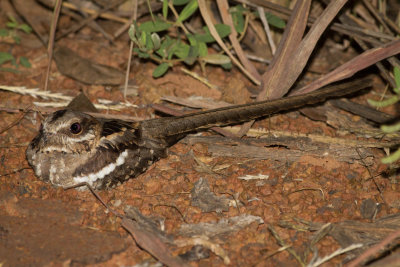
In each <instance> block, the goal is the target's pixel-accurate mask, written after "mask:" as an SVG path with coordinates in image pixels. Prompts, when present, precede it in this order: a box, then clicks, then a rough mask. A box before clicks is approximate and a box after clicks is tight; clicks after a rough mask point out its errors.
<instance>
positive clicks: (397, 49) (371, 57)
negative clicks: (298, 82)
mask: <svg viewBox="0 0 400 267" xmlns="http://www.w3.org/2000/svg"><path fill="white" fill-rule="evenodd" d="M399 53H400V40H396V41H392V42H390V43H387V44H385V45H383V46H381V47H377V48H373V49H370V50H368V51H365V52H364V53H362V54H360V55H358V56H356V57H355V58H353V59H351V60H350V61H348V62H346V63H345V64H343V65H341V66H339V67H338V68H336V69H335V70H333V71H331V72H330V73H328V74H326V75H324V76H322V77H321V78H319V79H317V80H315V81H314V82H312V83H310V84H309V85H307V86H305V87H303V88H301V89H300V90H297V91H295V92H293V93H291V94H290V95H291V96H292V95H301V94H305V93H308V92H312V91H315V90H317V89H318V88H321V87H322V86H324V85H327V84H330V83H333V82H336V81H340V80H343V79H346V78H349V77H351V76H353V75H354V74H355V73H356V72H358V71H360V70H362V69H365V68H367V67H369V66H371V65H373V64H375V63H376V62H379V61H381V60H383V59H385V58H388V57H391V56H394V55H396V54H399Z"/></svg>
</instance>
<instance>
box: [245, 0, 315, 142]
mask: <svg viewBox="0 0 400 267" xmlns="http://www.w3.org/2000/svg"><path fill="white" fill-rule="evenodd" d="M310 5H311V1H310V0H307V1H297V2H296V6H295V7H294V9H293V12H292V16H291V17H290V20H289V22H288V24H287V26H286V29H285V32H284V34H283V36H282V40H281V42H280V43H279V46H278V49H277V51H276V53H275V55H274V58H273V59H272V62H271V64H270V65H269V66H268V69H267V71H266V72H265V73H264V74H263V76H262V80H263V90H262V91H261V92H260V93H259V95H258V96H257V100H258V101H261V100H264V99H266V98H267V96H268V95H269V94H270V93H271V92H275V91H278V89H277V88H280V83H281V82H282V80H284V79H286V75H287V73H286V69H287V66H288V65H290V64H291V63H290V61H291V58H292V55H293V52H294V51H295V50H296V46H297V44H299V43H300V41H301V38H302V37H303V33H304V30H305V28H306V24H307V18H308V12H309V9H310ZM281 96H282V95H281ZM253 122H254V121H251V122H247V123H245V124H244V125H243V127H242V129H241V130H240V132H239V133H238V135H239V136H243V135H245V134H246V132H247V131H248V130H249V129H250V127H251V125H252V124H253Z"/></svg>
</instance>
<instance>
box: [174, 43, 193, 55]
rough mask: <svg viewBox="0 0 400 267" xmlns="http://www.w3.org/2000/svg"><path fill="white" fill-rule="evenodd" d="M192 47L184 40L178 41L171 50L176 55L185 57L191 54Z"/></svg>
mask: <svg viewBox="0 0 400 267" xmlns="http://www.w3.org/2000/svg"><path fill="white" fill-rule="evenodd" d="M189 50H190V47H189V46H188V45H187V44H185V43H184V42H177V43H176V45H175V46H174V47H173V50H172V51H171V52H172V53H173V54H174V55H175V56H177V57H178V58H180V59H185V58H187V57H188V55H189Z"/></svg>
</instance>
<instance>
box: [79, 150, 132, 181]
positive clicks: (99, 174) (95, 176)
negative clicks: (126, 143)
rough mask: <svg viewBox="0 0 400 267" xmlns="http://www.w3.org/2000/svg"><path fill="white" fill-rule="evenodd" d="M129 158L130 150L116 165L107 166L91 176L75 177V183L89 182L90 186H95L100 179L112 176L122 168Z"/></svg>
mask: <svg viewBox="0 0 400 267" xmlns="http://www.w3.org/2000/svg"><path fill="white" fill-rule="evenodd" d="M127 156H128V150H124V152H122V153H121V154H120V155H119V157H118V158H117V160H116V161H115V162H114V163H110V164H108V165H107V166H105V167H103V168H102V169H101V170H100V171H98V172H96V173H91V174H89V175H85V176H76V177H74V178H73V179H74V182H75V183H83V182H87V183H88V184H90V185H93V183H94V182H95V181H97V180H99V179H103V178H104V177H105V176H106V175H108V174H110V173H111V172H113V171H114V170H115V168H116V167H118V166H121V165H122V164H124V163H125V159H126V157H127Z"/></svg>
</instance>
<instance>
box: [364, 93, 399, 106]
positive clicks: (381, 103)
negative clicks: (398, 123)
mask: <svg viewBox="0 0 400 267" xmlns="http://www.w3.org/2000/svg"><path fill="white" fill-rule="evenodd" d="M367 101H368V104H370V105H371V106H373V107H376V108H384V107H387V106H390V105H393V104H395V103H396V102H397V101H399V97H398V96H397V95H395V96H392V97H391V98H388V99H386V100H383V101H376V100H372V99H367Z"/></svg>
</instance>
